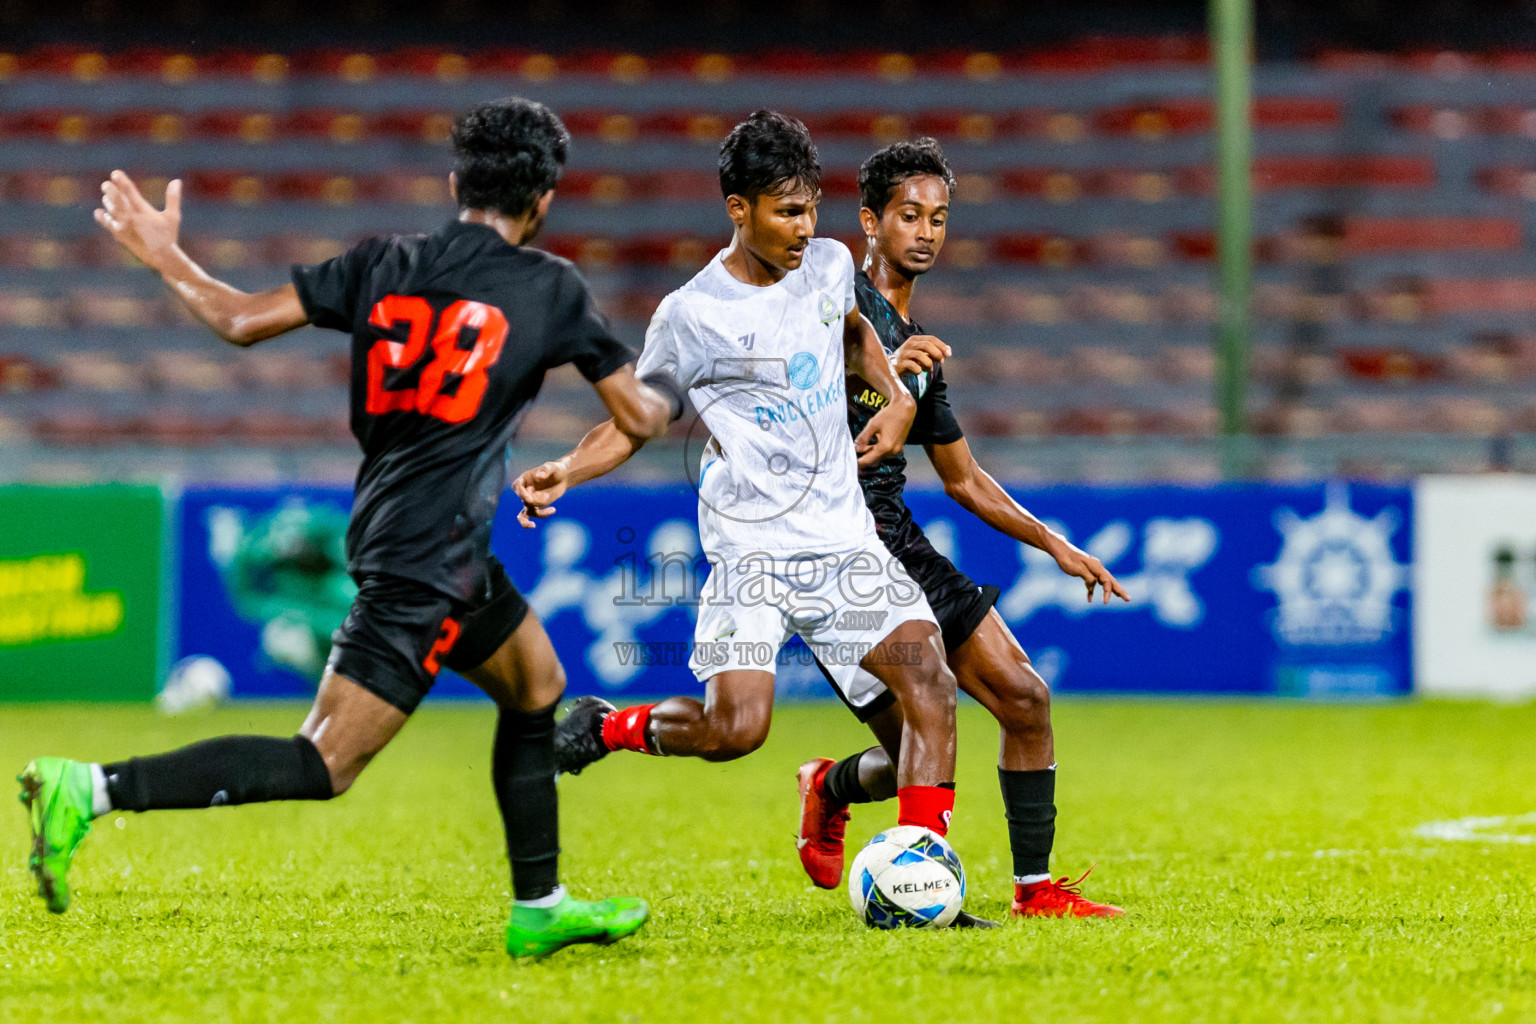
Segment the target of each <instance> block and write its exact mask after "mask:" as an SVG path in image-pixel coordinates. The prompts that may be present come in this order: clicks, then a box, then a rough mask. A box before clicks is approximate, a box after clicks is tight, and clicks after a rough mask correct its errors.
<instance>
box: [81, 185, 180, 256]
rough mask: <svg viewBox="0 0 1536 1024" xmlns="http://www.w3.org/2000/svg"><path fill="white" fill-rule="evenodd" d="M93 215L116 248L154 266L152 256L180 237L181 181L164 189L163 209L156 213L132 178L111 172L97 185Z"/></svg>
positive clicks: (163, 250) (171, 244) (171, 246)
mask: <svg viewBox="0 0 1536 1024" xmlns="http://www.w3.org/2000/svg"><path fill="white" fill-rule="evenodd" d="M95 216H96V223H98V224H100V225H101V226H102V227H104V228H106V229H107V231H108V232H110V233H111V235H112V237H113V238H114V239H116V240H117V244H118V245H121V246H122V247H123V248H124V249H127V250H128V251H129V252H131V253H133V255H135V256H137V257H138V258H139V259H140V260H142V261H143V262H144V263H147V264H149V265H150V266H154V265H155V261H156V257H158V256H160V255H162V254H163V253H165V252H168V251H169V250H171V249H173V248H175V246H176V241H177V238H178V236H179V235H180V234H181V179H179V178H178V179H176V180H175V181H172V182H171V183H170V184H169V185H167V186H165V209H163V210H157V209H155V208H154V207H153V206H151V205H150V203H149V200H147V199H145V198H144V193H142V192H140V191H139V186H137V185H135V184H134V183H133V179H132V178H130V177H128V175H126V174H124V173H123V172H122V171H113V172H112V176H111V177H110V178H108V179H107V180H106V181H104V182H102V183H101V206H100V207H98V208H97V210H96V213H95Z"/></svg>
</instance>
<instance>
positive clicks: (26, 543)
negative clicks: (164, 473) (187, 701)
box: [0, 484, 166, 700]
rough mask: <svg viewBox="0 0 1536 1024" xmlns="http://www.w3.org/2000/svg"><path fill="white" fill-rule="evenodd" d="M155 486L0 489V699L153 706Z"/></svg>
mask: <svg viewBox="0 0 1536 1024" xmlns="http://www.w3.org/2000/svg"><path fill="white" fill-rule="evenodd" d="M165 504H166V503H165V500H164V498H163V497H162V496H161V493H160V490H159V489H158V488H156V487H137V486H128V485H116V484H107V485H101V486H93V487H32V486H19V487H0V700H150V699H152V698H153V697H154V695H155V688H156V683H157V681H158V679H159V672H160V667H161V665H160V655H161V651H162V643H161V640H162V635H163V634H162V621H163V619H162V584H163V572H164V569H163V564H164V558H163V555H164V551H165Z"/></svg>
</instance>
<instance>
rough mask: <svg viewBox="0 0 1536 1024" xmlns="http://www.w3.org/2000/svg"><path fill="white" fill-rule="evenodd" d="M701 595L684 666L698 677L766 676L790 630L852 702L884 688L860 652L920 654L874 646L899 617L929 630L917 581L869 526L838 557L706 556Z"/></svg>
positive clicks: (888, 655) (896, 656)
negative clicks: (746, 672) (735, 673)
mask: <svg viewBox="0 0 1536 1024" xmlns="http://www.w3.org/2000/svg"><path fill="white" fill-rule="evenodd" d="M700 597H701V603H700V605H699V621H698V625H697V626H696V627H695V629H694V634H693V639H694V643H693V650H692V653H691V656H690V659H689V665H688V667H689V668H691V669H692V670H693V674H694V675H695V676H697V677H698V679H699V681H700V682H706V681H708V680H709V679H710V678H711V677H713V676H715V675H717V674H719V673H721V672H729V671H734V670H742V669H750V670H756V671H759V672H768V673H770V674H772V673H773V672H774V669H775V664H776V662H777V660H778V655H779V649H780V648H781V647H783V646H784V644H785V643H787V642H788V641H789V639H790V637H792V636H795V635H796V634H798V635H799V636H800V638H801V639H802V640H804V641H805V643H806V646H807V647H809V648H810V649H811V651H812V653H814V654H815V655H816V660H817V661H818V662H819V663H820V664H821V667H822V670H823V671H824V672H825V674H826V675H827V677H828V679H829V680H830V681H831V683H832V685H833V686H835V687H836V688H837V690H838V692H839V693H840V694H841V695H842V698H843V700H844V701H846V702H847V703H848V704H849V705H850V706H851V707H853V708H860V707H863V706H864V705H866V704H868V703H869V702H870V701H872V700H874V699H875V698H877V697H878V696H880V694H881V693H883V692H884V691H885V687H884V685H883V684H882V683H881V682H880V681H879V680H878V679H876V678H875V677H874V676H872V675H871V674H870V673H869V672H867V671H863V670H861V669H860V668H859V662H861V661H862V660H863V659H864V657H865V656H866V655H869V654H871V653H872V652H873V653H874V654H875V656H876V657H884V658H889V659H894V660H901V659H906V658H916V657H919V656H920V655H919V653H918V652H917V651H915V650H906V649H904V648H903V647H902V645H899V644H890V645H886V647H884V648H881V650H879V651H876V650H875V648H876V647H877V646H879V644H880V642H881V641H882V640H884V639H885V638H886V637H887V636H889V635H890V634H891V632H892V631H893V630H895V629H896V627H897V626H900V625H901V624H902V623H904V622H912V621H919V622H928V623H932V624H933V626H934V628H935V629H937V628H938V621H937V620H936V619H935V618H934V615H933V610H932V609H931V608H929V607H928V599H927V598H926V597H924V596H923V590H922V588H921V587H919V586H918V585H917V583H916V582H915V581H914V580H913V579H912V577H911V576H909V575H908V574H907V570H906V569H905V568H903V566H902V564H901V563H900V562H899V561H897V559H896V558H895V557H894V556H892V555H891V553H890V552H889V551H887V550H886V548H885V545H884V544H882V543H880V538H879V537H877V536H875V534H874V533H873V532H871V533H870V534H869V535H868V536H867V537H866V539H865V542H864V544H863V545H862V546H861V547H859V548H856V549H855V550H853V551H850V552H844V553H842V554H836V555H831V554H824V555H813V554H802V555H796V556H793V557H784V556H770V555H765V554H761V553H757V554H751V555H744V556H741V557H740V558H736V559H734V560H721V561H715V562H714V563H713V564H712V566H711V568H710V573H709V578H708V579H707V580H705V582H704V586H703V589H702V592H701V594H700Z"/></svg>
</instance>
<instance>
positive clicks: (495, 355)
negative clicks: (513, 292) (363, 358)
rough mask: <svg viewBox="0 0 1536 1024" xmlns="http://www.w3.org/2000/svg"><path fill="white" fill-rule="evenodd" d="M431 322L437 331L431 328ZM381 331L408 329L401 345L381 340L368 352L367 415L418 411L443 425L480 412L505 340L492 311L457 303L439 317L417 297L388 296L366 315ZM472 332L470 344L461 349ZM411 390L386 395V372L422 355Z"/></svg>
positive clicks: (499, 317)
mask: <svg viewBox="0 0 1536 1024" xmlns="http://www.w3.org/2000/svg"><path fill="white" fill-rule="evenodd" d="M434 321H435V326H436V330H434V329H433V327H434ZM368 322H369V323H370V324H372V325H373V326H375V327H378V328H380V329H382V330H385V331H392V330H394V329H396V328H397V327H399V326H401V325H405V326H406V328H407V331H406V336H405V340H404V341H395V340H393V339H391V338H380V339H379V340H378V341H376V342H374V343H373V347H372V348H370V349H369V350H368V412H369V413H370V414H371V415H374V416H378V415H381V414H383V413H386V412H418V413H421V414H422V415H423V416H433V417H436V418H437V419H440V420H443V421H444V422H447V423H464V422H467V421H468V420H470V419H473V418H474V415H475V413H477V412H479V411H480V402H481V400H482V399H484V397H485V386H486V371H488V370H489V369H490V368H491V367H492V366H495V365H496V360H498V359H500V358H501V348H502V345H504V344H505V343H506V340H507V318H506V315H505V314H504V313H502V311H501V310H499V309H497V308H496V307H495V306H488V305H486V304H485V303H483V302H471V301H469V300H468V299H460V300H459V301H457V302H455V303H454V304H453V305H451V306H449V307H448V308H447V309H445V310H443V311H442V313H441V314H438V313H437V311H436V310H434V309H433V308H432V305H431V303H429V302H427V300H426V299H424V298H421V297H420V296H418V295H386V296H384V298H382V299H380V300H379V302H378V305H376V306H374V307H373V312H372V313H370V314H369V316H368ZM467 332H473V337H474V344H473V345H471V346H470V347H468V348H465V347H464V345H463V343H461V341H460V339H465V340H467V337H468V336H467ZM429 346H430V347H431V349H432V357H431V359H430V360H429V361H428V362H427V364H426V365H425V366H424V367H422V370H421V377H420V379H419V381H418V382H417V384H416V386H415V387H413V388H399V389H396V390H385V388H384V371H385V370H404V369H406V368H408V367H412V366H415V365H416V363H417V362H418V361H419V360H420V359H421V357H422V355H423V354H424V353H425V352H426V350H427V348H428V347H429Z"/></svg>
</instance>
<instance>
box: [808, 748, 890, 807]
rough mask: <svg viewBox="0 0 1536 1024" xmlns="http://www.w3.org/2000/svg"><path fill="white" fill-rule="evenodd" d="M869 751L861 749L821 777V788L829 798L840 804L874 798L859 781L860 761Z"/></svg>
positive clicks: (869, 800)
mask: <svg viewBox="0 0 1536 1024" xmlns="http://www.w3.org/2000/svg"><path fill="white" fill-rule="evenodd" d="M870 749H872V750H878V749H879V748H878V747H872V748H870ZM867 753H869V751H868V750H861V751H859V752H858V753H857V754H854V755H853V756H852V757H845V758H843V759H842V760H841V761H839V762H837V763H836V764H834V765H832V766H831V767H830V768H828V769H827V773H826V774H825V775H823V776H822V777H821V789H822V792H824V793H825V794H826V795H827V799H828V800H831V801H832V802H833V803H838V804H867V803H870V802H871V801H872V800H873V799H874V798H873V797H871V796H870V795H869V793H868V792H867V791H866V790H865V789H864V786H863V785H862V784H861V783H860V782H859V761H860V760H862V759H863V757H864V755H865V754H867Z"/></svg>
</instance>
